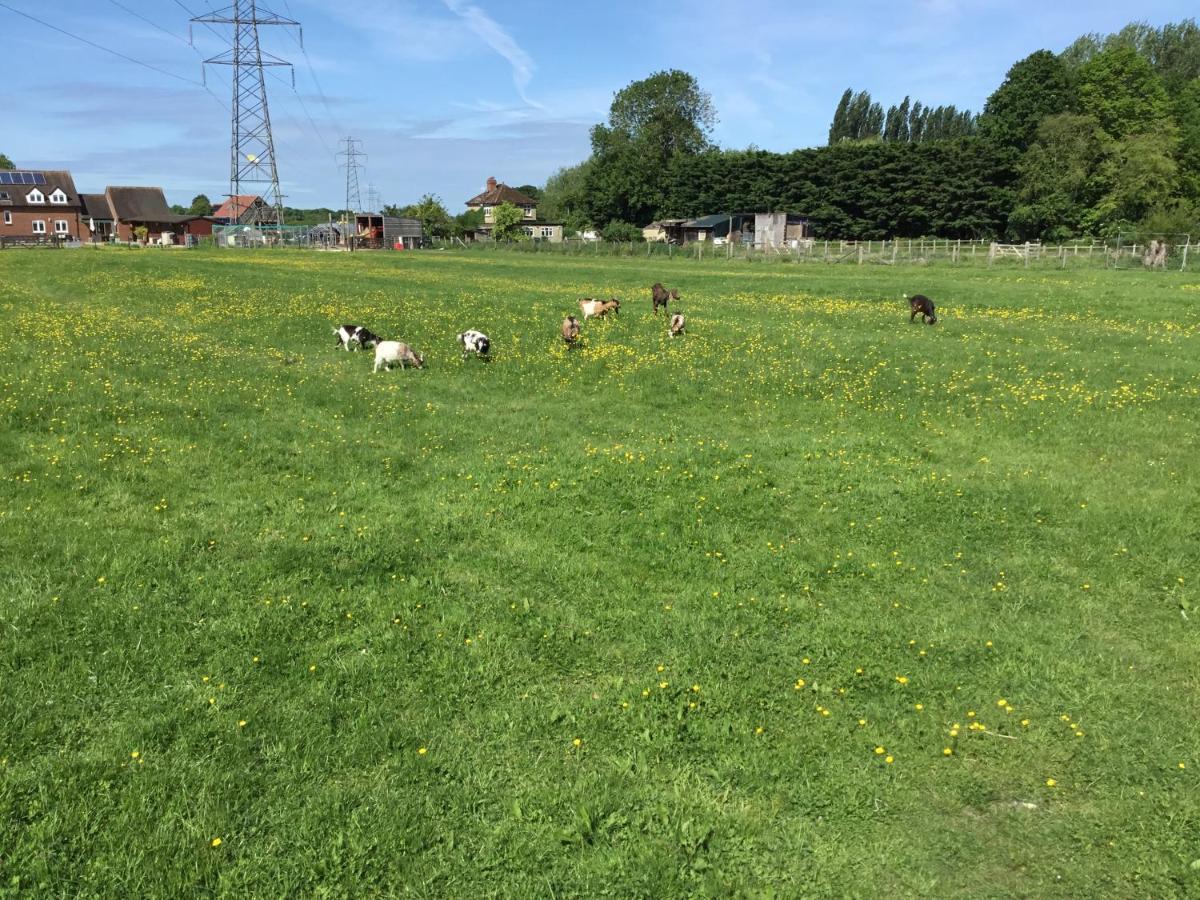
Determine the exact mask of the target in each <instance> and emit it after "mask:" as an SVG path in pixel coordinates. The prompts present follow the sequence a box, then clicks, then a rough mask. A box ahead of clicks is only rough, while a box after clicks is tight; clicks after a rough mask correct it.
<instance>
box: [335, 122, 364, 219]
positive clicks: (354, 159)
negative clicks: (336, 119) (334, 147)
mask: <svg viewBox="0 0 1200 900" xmlns="http://www.w3.org/2000/svg"><path fill="white" fill-rule="evenodd" d="M341 143H343V144H345V145H346V149H345V150H339V151H338V156H344V157H346V161H345V162H344V163H342V168H344V169H345V170H346V224H347V225H348V226H350V227H351V228H353V227H354V214H355V213H360V212H363V208H362V197H361V196H360V194H359V190H358V170H359V169H361V168H362V167H363V166H362V163H360V162H359V161H358V160H359V159H360V158H361V159H366V158H367V154H365V153H363V152H362V150H361V149H359V148H360V146H361V145H362V141H360V140H359V139H358V138H353V137H348V138H344V139H343V140H342V142H341Z"/></svg>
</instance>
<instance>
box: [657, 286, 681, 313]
mask: <svg viewBox="0 0 1200 900" xmlns="http://www.w3.org/2000/svg"><path fill="white" fill-rule="evenodd" d="M650 299H651V300H653V301H654V312H655V313H656V314H657V313H658V308H659V307H660V306H661V307H662V308H663V310H664V311H665V310H666V308H667V300H678V299H679V291H677V290H675V289H674V288H672V289H671V290H670V291H668V290H667V289H666V288H665V287H663V286H662V282H661V281H656V282H655V283H654V285H653V286H652V287H651V288H650Z"/></svg>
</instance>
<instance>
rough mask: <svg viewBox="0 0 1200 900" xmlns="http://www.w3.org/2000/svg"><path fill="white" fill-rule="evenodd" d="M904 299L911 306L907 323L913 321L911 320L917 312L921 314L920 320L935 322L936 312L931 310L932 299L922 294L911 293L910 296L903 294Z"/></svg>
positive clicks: (929, 322)
mask: <svg viewBox="0 0 1200 900" xmlns="http://www.w3.org/2000/svg"><path fill="white" fill-rule="evenodd" d="M904 299H905V300H907V301H908V305H909V306H911V307H912V315H911V316H909V317H908V324H909V325H911V324H912V323H913V320H914V319H915V318H916V317H917V313H920V314H921V321H922V322H927V323H928V324H930V325H932V324H934V323H935V322H937V314H936V313H935V312H934V311H933V301H932V300H930V299H929V298H928V297H926V296H925V295H924V294H913V295H912V296H911V297H910V296H908V294H905V295H904Z"/></svg>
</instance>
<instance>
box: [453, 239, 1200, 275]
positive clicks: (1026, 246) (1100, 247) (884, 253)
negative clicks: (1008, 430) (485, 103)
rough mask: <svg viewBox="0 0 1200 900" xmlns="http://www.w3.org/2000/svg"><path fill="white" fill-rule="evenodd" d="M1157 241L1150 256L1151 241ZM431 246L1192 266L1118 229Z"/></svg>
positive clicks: (1185, 245) (1013, 264)
mask: <svg viewBox="0 0 1200 900" xmlns="http://www.w3.org/2000/svg"><path fill="white" fill-rule="evenodd" d="M1154 240H1157V241H1159V244H1158V245H1157V247H1156V249H1155V251H1154V253H1151V252H1150V250H1149V248H1150V242H1151V241H1154ZM433 243H434V246H435V247H441V248H446V249H458V250H465V251H467V252H472V253H533V254H551V255H559V256H574V257H589V256H594V257H626V258H636V257H648V258H662V257H669V258H679V259H686V260H693V261H695V262H697V263H702V262H726V263H728V262H733V261H738V262H747V263H790V264H801V263H822V264H824V265H836V266H867V265H871V266H895V265H906V266H911V265H917V266H920V265H951V266H976V267H981V266H986V267H1004V268H1026V269H1033V268H1036V269H1077V268H1124V269H1128V268H1146V269H1152V270H1162V271H1166V270H1175V271H1186V270H1187V268H1188V264H1189V262H1190V263H1191V265H1192V268H1193V269H1194V268H1195V265H1196V251H1194V250H1192V249H1191V236H1190V235H1186V234H1181V235H1153V236H1151V235H1139V234H1135V233H1130V232H1123V233H1122V234H1121V235H1119V236H1118V237H1116V238H1109V239H1104V240H1101V239H1086V238H1081V239H1079V240H1077V241H1070V242H1066V243H1062V244H1043V243H1041V242H1038V241H1027V242H1023V243H1000V242H997V241H989V240H956V239H946V238H898V239H893V240H868V241H842V240H818V239H806V240H799V241H791V242H789V243H788V244H787V245H785V246H778V247H765V246H761V245H755V244H749V243H746V244H739V243H728V242H727V243H720V244H717V243H714V242H710V241H695V242H693V243H689V244H684V245H677V244H668V243H663V242H661V241H660V242H645V243H634V242H615V241H584V240H578V239H568V240H564V241H561V242H550V241H542V240H535V241H514V242H511V243H506V242H500V241H474V242H471V241H467V242H463V241H459V240H435V241H434V242H433Z"/></svg>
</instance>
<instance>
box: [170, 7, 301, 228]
mask: <svg viewBox="0 0 1200 900" xmlns="http://www.w3.org/2000/svg"><path fill="white" fill-rule="evenodd" d="M192 21H193V22H201V23H206V24H207V23H220V24H225V25H232V26H233V46H232V48H230V49H229V50H228V51H226V52H225V53H222V54H220V55H219V56H214V57H212V58H211V59H206V60H205V61H204V63H205V65H207V64H210V63H211V64H212V65H217V66H232V67H233V79H232V80H233V110H232V115H231V122H232V126H231V131H232V139H231V140H230V144H229V194H230V196H231V197H239V196H242V194H243V191H244V190H245V187H244V186H246V185H252V186H256V187H257V186H259V185H265V187H261V188H258V189H257V190H256V191H255V193H257V194H259V195H260V196H261V197H262V198H263V206H262V207H253V208H252V209H251V210H250V215H249V217H248V219H247V220H246V221H247V223H249V224H254V225H282V224H283V195H282V193H281V192H280V190H279V170H278V169H277V168H276V165H275V140H274V138H273V137H272V135H271V115H270V113H269V111H268V110H267V86H266V84H265V82H264V79H263V67H264V66H291V63H289V62H288V61H287V60H284V59H280V58H279V57H278V56H274V55H273V54H270V53H264V52H263V50H262V48H261V47H259V45H258V26H259V25H292V26H295V27H296V28H297V29H299V28H300V23H299V22H297V21H295V20H294V19H286V18H284V17H282V16H279V15H276V14H275V13H273V12H271V11H270V10H268V9H260V8H259V7H258V5H257V3H256V0H233V4H232V5H230V6H227V7H225V8H224V9H220V10H217V11H216V12H212V13H209V14H208V15H205V16H196V17H195V18H194V19H192ZM300 40H301V42H303V40H304V36H303V32H301V36H300ZM301 46H303V43H301ZM295 79H296V74H295V71H294V70H293V72H292V81H293V82H295ZM234 212H235V213H237V208H236V206H235V208H234Z"/></svg>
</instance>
